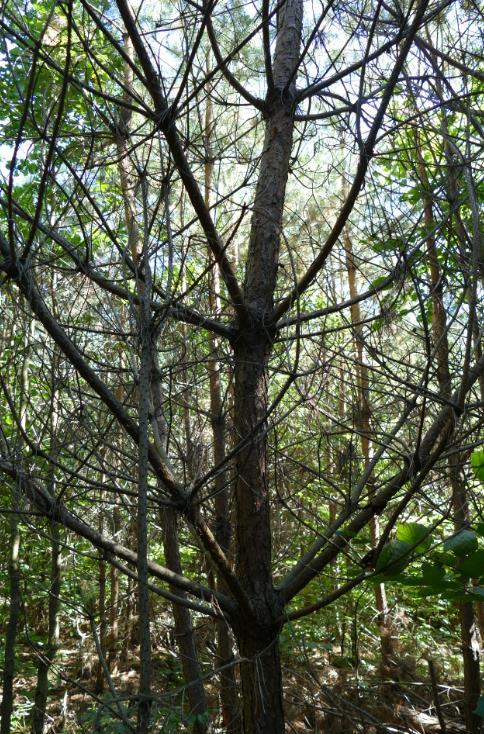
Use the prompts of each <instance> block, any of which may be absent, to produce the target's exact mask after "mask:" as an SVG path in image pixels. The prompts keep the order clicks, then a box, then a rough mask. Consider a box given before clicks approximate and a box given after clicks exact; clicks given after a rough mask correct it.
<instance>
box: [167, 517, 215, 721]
mask: <svg viewBox="0 0 484 734" xmlns="http://www.w3.org/2000/svg"><path fill="white" fill-rule="evenodd" d="M161 521H162V526H163V548H164V553H165V561H166V564H167V566H168V568H170V569H171V570H172V571H175V573H178V574H180V575H181V574H182V571H183V569H182V565H181V561H180V550H179V543H178V531H177V527H176V515H175V513H174V512H173V510H171V509H170V508H169V507H166V508H165V509H164V510H163V514H162V517H161ZM172 591H173V592H174V593H176V594H177V596H180V597H182V598H185V596H186V595H185V593H184V592H182V591H179V590H178V589H175V588H173V589H172ZM172 609H173V618H174V620H175V637H176V643H177V647H178V650H179V653H180V661H181V666H182V670H183V679H184V681H185V684H186V685H187V692H186V693H187V698H188V703H189V707H190V715H191V716H195V717H196V719H195V723H194V724H193V734H207V732H208V731H209V719H208V710H207V700H206V697H205V689H204V686H203V681H202V676H201V670H200V664H199V661H198V654H197V648H196V645H195V637H194V634H193V626H192V620H191V615H190V611H189V610H188V609H187V608H186V607H184V606H182V605H181V604H172Z"/></svg>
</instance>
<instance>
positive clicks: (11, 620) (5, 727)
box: [0, 489, 20, 734]
mask: <svg viewBox="0 0 484 734" xmlns="http://www.w3.org/2000/svg"><path fill="white" fill-rule="evenodd" d="M16 509H17V496H16V489H14V490H13V502H12V510H13V512H12V514H11V516H10V523H11V524H10V556H9V559H8V580H9V584H10V595H9V602H10V603H9V613H8V624H7V631H6V634H5V652H4V661H3V680H2V703H1V706H0V734H10V722H11V718H12V711H13V697H14V693H13V679H14V675H15V642H16V639H17V626H18V619H19V615H20V570H19V547H20V532H19V528H18V516H17V515H16V513H15V510H16Z"/></svg>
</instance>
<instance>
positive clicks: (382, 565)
mask: <svg viewBox="0 0 484 734" xmlns="http://www.w3.org/2000/svg"><path fill="white" fill-rule="evenodd" d="M411 549H412V546H411V545H410V543H407V542H405V541H403V540H391V541H390V542H389V543H387V544H386V545H384V546H383V548H382V552H381V553H380V555H379V556H378V560H377V562H376V568H375V570H376V571H377V572H381V573H384V574H385V575H386V576H395V575H398V574H399V573H400V571H403V569H404V568H405V566H407V565H408V564H409V563H410V560H411V558H410V551H411Z"/></svg>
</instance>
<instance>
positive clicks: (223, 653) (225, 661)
mask: <svg viewBox="0 0 484 734" xmlns="http://www.w3.org/2000/svg"><path fill="white" fill-rule="evenodd" d="M209 71H210V63H209V58H208V57H207V74H208V73H209ZM208 91H210V90H208ZM204 128H205V129H204V144H205V185H204V201H205V205H206V207H207V209H209V208H210V203H211V202H210V198H211V197H210V193H211V189H212V184H213V166H214V160H213V150H212V135H213V129H214V120H213V105H212V100H211V97H210V93H208V94H207V101H206V105H205V121H204ZM208 257H209V260H210V262H211V269H210V272H209V284H208V287H209V306H210V312H211V314H212V315H213V316H214V317H218V316H220V312H221V304H220V297H219V293H220V272H219V268H218V265H217V263H216V262H215V259H214V257H213V255H212V254H211V252H210V251H209V252H208ZM209 349H210V357H209V360H208V367H207V369H208V378H209V388H210V416H211V428H212V437H213V460H214V465H215V466H222V465H223V462H224V460H225V451H226V421H225V413H224V404H223V398H222V383H221V375H220V362H219V359H218V351H219V343H218V339H217V336H216V334H214V333H213V332H209ZM224 466H225V465H224ZM215 538H216V540H217V542H218V544H219V546H220V547H221V548H222V550H223V552H224V553H225V555H226V556H227V557H228V556H229V551H230V539H231V526H230V481H229V472H228V469H227V467H226V466H225V468H224V469H222V470H221V471H219V472H218V474H217V476H216V478H215ZM216 583H217V588H218V590H219V591H221V592H227V589H226V586H225V584H224V583H223V580H222V579H221V578H220V577H218V578H217V582H216ZM215 626H216V632H217V667H221V668H223V670H222V672H221V674H220V702H221V707H222V720H223V725H224V728H225V730H226V732H227V734H238V733H239V732H240V727H241V724H242V722H241V717H240V710H239V701H238V695H237V684H236V680H235V667H234V666H233V665H230V663H231V662H232V661H233V659H234V654H233V645H232V636H231V632H230V628H229V626H228V624H227V623H226V622H225V621H224V620H216V622H215Z"/></svg>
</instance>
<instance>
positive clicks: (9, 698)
mask: <svg viewBox="0 0 484 734" xmlns="http://www.w3.org/2000/svg"><path fill="white" fill-rule="evenodd" d="M34 328H35V327H34V322H33V321H32V322H31V324H30V327H29V331H28V332H27V334H26V335H25V339H26V352H25V357H24V361H23V364H22V372H21V375H20V408H19V418H20V427H21V429H22V431H25V429H26V425H27V396H28V388H29V363H30V360H29V354H30V343H29V332H30V329H32V331H33V329H34ZM19 441H20V442H21V443H22V442H23V438H22V437H19ZM18 504H19V488H18V487H16V486H15V487H13V489H12V513H11V515H10V555H9V559H8V580H9V585H10V591H9V614H8V624H7V631H6V634H5V652H4V667H3V681H2V703H1V705H0V734H9V733H10V724H11V718H12V712H13V700H14V691H13V681H14V676H15V658H16V656H15V645H16V641H17V628H18V622H19V616H20V605H21V590H20V567H19V548H20V530H19V519H18V515H17V514H16V511H17V510H18V509H19V507H18Z"/></svg>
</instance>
